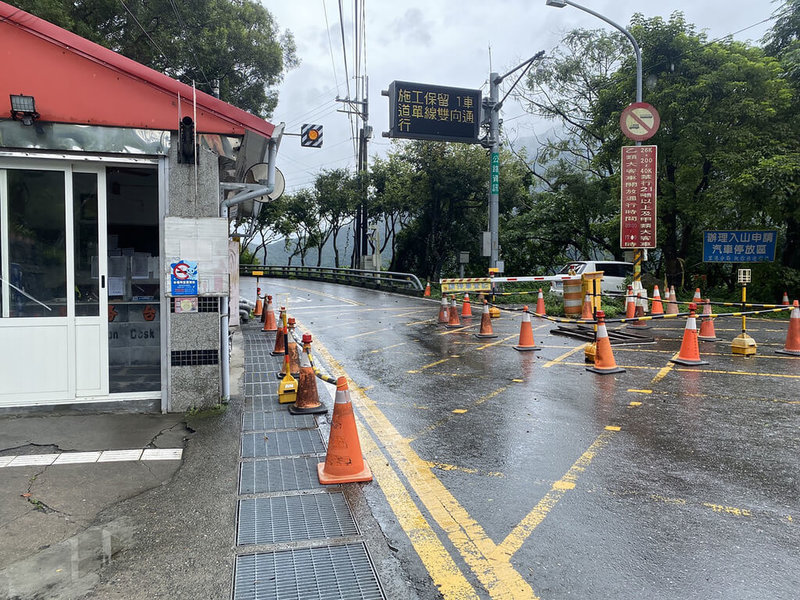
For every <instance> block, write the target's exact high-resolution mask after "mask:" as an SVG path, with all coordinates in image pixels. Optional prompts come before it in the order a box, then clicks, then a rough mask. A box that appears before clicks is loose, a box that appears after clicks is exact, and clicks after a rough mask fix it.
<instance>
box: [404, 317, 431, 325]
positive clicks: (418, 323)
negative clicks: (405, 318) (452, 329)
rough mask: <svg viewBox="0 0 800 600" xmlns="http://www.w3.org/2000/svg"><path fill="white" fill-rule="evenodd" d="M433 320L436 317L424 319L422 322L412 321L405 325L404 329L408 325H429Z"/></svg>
mask: <svg viewBox="0 0 800 600" xmlns="http://www.w3.org/2000/svg"><path fill="white" fill-rule="evenodd" d="M435 318H436V317H431V318H430V319H425V320H424V321H412V322H411V323H406V327H408V326H410V325H422V324H423V323H430V322H431V321H433V320H434V319H435Z"/></svg>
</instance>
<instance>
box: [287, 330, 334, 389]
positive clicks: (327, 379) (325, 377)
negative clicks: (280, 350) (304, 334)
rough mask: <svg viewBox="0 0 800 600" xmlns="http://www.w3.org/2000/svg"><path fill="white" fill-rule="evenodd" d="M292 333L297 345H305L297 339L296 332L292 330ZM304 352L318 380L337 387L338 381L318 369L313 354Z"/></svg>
mask: <svg viewBox="0 0 800 600" xmlns="http://www.w3.org/2000/svg"><path fill="white" fill-rule="evenodd" d="M291 333H292V338H293V339H294V341H295V343H296V344H302V343H303V341H302V340H298V339H297V335H295V332H294V330H292V332H291ZM303 352H305V354H306V356H307V357H308V362H309V363H310V364H311V368H312V369H314V375H316V376H317V379H321V380H322V381H325V382H327V383H332V384H333V385H336V379H334V378H333V377H331V376H330V375H328V374H327V373H323V372H322V371H321V370H320V369H319V368H318V367H317V365H315V364H314V357H313V356H312V354H311V352H307V351H306V350H305V348H304V349H303Z"/></svg>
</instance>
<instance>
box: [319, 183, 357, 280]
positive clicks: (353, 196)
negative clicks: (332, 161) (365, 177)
mask: <svg viewBox="0 0 800 600" xmlns="http://www.w3.org/2000/svg"><path fill="white" fill-rule="evenodd" d="M314 194H315V198H316V202H317V206H318V207H319V216H320V218H321V220H322V221H323V223H324V225H323V226H324V227H325V235H324V236H323V237H322V239H321V243H320V246H319V248H318V256H317V265H318V266H319V265H320V264H321V263H322V247H323V246H324V244H325V242H327V240H328V239H329V238H330V239H331V241H332V243H333V254H334V265H335V266H336V268H339V267H341V266H342V263H341V260H340V257H339V244H338V240H339V234H340V233H341V231H342V229H343V228H345V227H346V226H347V225H348V224H350V223H352V222H353V215H354V213H355V209H356V203H357V201H358V178H357V177H356V176H354V175H353V174H352V173H350V172H349V171H348V170H347V169H331V170H326V171H322V173H320V174H319V175H317V177H316V179H315V180H314Z"/></svg>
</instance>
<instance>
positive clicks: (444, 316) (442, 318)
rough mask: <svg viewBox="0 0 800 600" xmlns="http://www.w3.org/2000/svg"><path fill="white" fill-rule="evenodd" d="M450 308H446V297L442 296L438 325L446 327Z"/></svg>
mask: <svg viewBox="0 0 800 600" xmlns="http://www.w3.org/2000/svg"><path fill="white" fill-rule="evenodd" d="M449 315H450V308H449V307H448V306H447V296H445V295H444V294H442V304H441V305H440V306H439V324H442V323H443V324H445V325H447V322H448V321H449V320H450V316H449Z"/></svg>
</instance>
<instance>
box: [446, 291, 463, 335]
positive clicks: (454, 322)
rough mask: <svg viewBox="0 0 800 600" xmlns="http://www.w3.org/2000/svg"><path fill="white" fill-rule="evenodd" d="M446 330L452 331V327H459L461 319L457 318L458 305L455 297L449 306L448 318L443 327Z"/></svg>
mask: <svg viewBox="0 0 800 600" xmlns="http://www.w3.org/2000/svg"><path fill="white" fill-rule="evenodd" d="M445 327H447V328H448V329H453V328H454V327H461V319H459V318H458V304H457V303H456V297H455V296H453V298H452V304H450V312H449V318H448V320H447V325H445Z"/></svg>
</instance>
